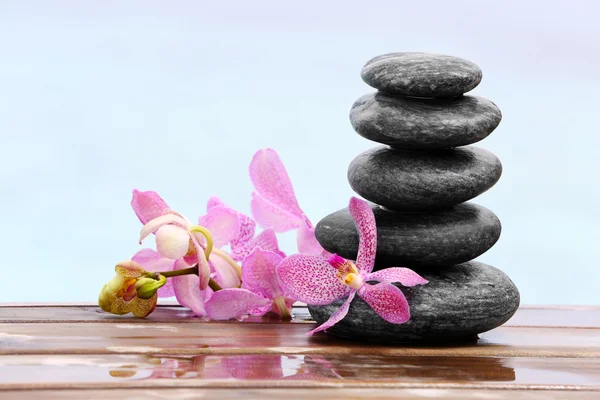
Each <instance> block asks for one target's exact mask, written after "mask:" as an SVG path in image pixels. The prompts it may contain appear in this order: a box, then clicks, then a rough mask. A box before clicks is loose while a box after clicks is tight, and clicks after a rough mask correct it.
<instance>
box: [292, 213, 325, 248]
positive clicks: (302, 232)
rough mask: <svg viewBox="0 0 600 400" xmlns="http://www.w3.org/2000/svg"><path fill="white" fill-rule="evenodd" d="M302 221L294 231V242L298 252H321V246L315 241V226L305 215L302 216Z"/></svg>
mask: <svg viewBox="0 0 600 400" xmlns="http://www.w3.org/2000/svg"><path fill="white" fill-rule="evenodd" d="M302 219H303V223H302V224H301V225H300V228H299V229H298V231H297V232H296V242H297V244H298V253H304V254H323V251H324V249H323V247H322V246H321V245H320V244H319V242H318V241H317V238H316V236H315V228H314V226H313V225H312V223H311V222H310V220H309V219H308V217H307V216H306V215H303V216H302Z"/></svg>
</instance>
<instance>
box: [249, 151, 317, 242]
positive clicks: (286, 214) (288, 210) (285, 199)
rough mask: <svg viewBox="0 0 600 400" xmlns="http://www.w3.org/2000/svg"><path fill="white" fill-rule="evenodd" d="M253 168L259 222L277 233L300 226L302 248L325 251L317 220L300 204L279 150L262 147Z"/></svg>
mask: <svg viewBox="0 0 600 400" xmlns="http://www.w3.org/2000/svg"><path fill="white" fill-rule="evenodd" d="M249 170H250V180H251V181H252V184H253V185H254V189H255V191H254V192H253V193H252V202H251V203H250V206H251V210H252V216H253V217H254V219H255V220H256V222H258V224H259V225H260V226H262V227H263V228H271V229H273V230H274V231H275V232H277V233H280V232H287V231H290V230H293V229H298V231H297V233H296V241H297V244H298V252H300V253H306V254H323V252H325V250H324V249H323V247H321V245H320V244H319V242H318V241H317V239H316V238H315V228H314V226H313V224H312V223H311V222H310V220H309V219H308V217H307V216H306V214H304V211H302V209H301V208H300V206H299V205H298V201H297V200H296V194H295V193H294V188H293V187H292V182H291V181H290V178H289V176H288V173H287V171H286V169H285V167H284V165H283V163H282V162H281V159H280V158H279V155H278V154H277V152H276V151H275V150H273V149H264V150H259V151H258V152H257V153H256V154H255V155H254V157H253V158H252V162H251V163H250V168H249ZM326 254H328V253H326Z"/></svg>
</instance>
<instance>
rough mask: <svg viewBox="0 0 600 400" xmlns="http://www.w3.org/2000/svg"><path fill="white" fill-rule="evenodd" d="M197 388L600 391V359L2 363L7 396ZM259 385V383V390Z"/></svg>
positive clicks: (57, 359)
mask: <svg viewBox="0 0 600 400" xmlns="http://www.w3.org/2000/svg"><path fill="white" fill-rule="evenodd" d="M173 379H177V380H180V381H186V382H180V384H185V385H188V386H189V385H191V386H193V385H196V386H240V385H241V384H242V383H243V382H246V383H251V382H254V384H258V385H265V382H267V385H268V382H277V386H280V387H281V386H292V387H293V386H297V385H298V384H299V383H298V382H299V381H307V382H305V383H302V386H315V387H320V386H328V385H331V384H336V383H337V384H339V383H342V384H343V385H344V386H352V385H359V386H360V385H361V384H363V383H369V384H372V383H373V382H377V384H380V385H386V386H397V387H403V386H406V385H408V386H415V385H433V384H436V385H437V386H442V387H443V386H449V383H451V384H450V386H452V385H457V384H462V385H469V387H496V386H500V387H505V386H506V384H510V385H511V386H515V385H517V386H518V385H528V386H530V387H535V386H542V387H543V386H545V385H548V383H549V382H552V385H556V386H560V387H561V388H563V389H564V388H566V387H572V388H600V359H585V360H574V359H568V358H564V359H553V358H541V359H538V358H495V357H462V358H453V357H425V358H422V357H384V356H365V355H362V356H361V355H346V356H336V355H308V356H303V355H297V354H291V355H285V356H280V355H219V356H204V355H202V356H193V357H161V356H154V355H148V356H143V355H104V356H103V355H82V356H76V355H65V356H54V357H52V358H47V357H45V356H39V355H37V356H1V357H0V389H7V388H14V387H19V385H25V384H27V385H36V386H38V387H45V388H61V387H64V386H65V385H69V386H70V387H73V386H78V385H79V386H83V387H101V388H106V387H111V386H115V387H123V386H124V384H125V383H127V386H128V387H131V386H132V385H133V386H135V385H139V386H140V387H147V386H161V385H164V384H165V382H164V381H165V380H173ZM257 382H258V383H257Z"/></svg>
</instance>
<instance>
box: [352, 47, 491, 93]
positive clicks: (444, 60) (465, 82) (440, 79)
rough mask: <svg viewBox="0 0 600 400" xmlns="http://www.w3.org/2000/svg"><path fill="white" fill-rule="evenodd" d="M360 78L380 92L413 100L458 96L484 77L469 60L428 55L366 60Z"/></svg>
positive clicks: (391, 55)
mask: <svg viewBox="0 0 600 400" xmlns="http://www.w3.org/2000/svg"><path fill="white" fill-rule="evenodd" d="M360 75H361V77H362V79H363V80H364V81H365V82H366V83H367V84H368V85H369V86H372V87H374V88H375V89H379V90H381V91H382V92H386V93H393V94H401V95H404V96H415V97H454V96H460V95H461V94H463V93H466V92H468V91H469V90H472V89H473V88H475V87H476V86H477V85H479V82H481V78H482V77H483V74H482V72H481V69H479V67H478V66H477V65H475V64H473V63H472V62H471V61H467V60H464V59H462V58H458V57H452V56H445V55H441V54H429V53H389V54H384V55H381V56H378V57H375V58H373V59H371V60H369V61H368V62H367V63H366V64H365V66H364V67H363V69H362V71H361V74H360Z"/></svg>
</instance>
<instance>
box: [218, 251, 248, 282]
mask: <svg viewBox="0 0 600 400" xmlns="http://www.w3.org/2000/svg"><path fill="white" fill-rule="evenodd" d="M212 253H213V254H214V255H216V256H218V257H221V258H222V259H223V260H225V261H226V262H227V264H229V265H230V266H231V268H233V270H234V271H235V273H236V274H237V276H238V278H240V279H242V267H240V266H239V265H238V263H236V262H235V261H233V259H232V258H231V257H230V256H229V254H227V253H226V252H224V251H223V250H221V249H218V248H214V249H213V251H212Z"/></svg>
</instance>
